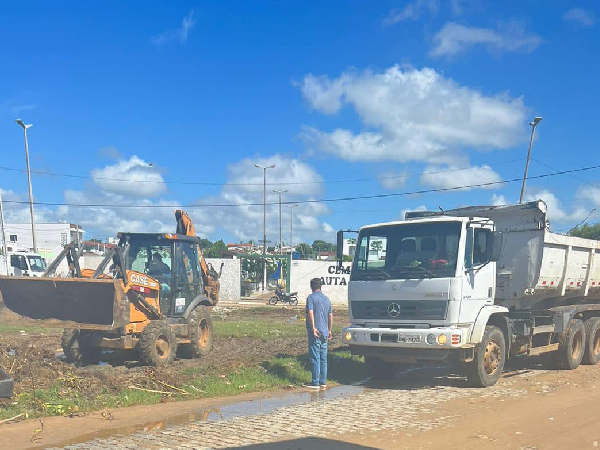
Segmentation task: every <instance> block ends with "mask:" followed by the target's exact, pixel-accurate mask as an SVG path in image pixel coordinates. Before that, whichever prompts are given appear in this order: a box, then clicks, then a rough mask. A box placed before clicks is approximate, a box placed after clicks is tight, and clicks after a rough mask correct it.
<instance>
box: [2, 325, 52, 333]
mask: <svg viewBox="0 0 600 450" xmlns="http://www.w3.org/2000/svg"><path fill="white" fill-rule="evenodd" d="M19 331H25V332H26V333H28V334H42V333H43V334H60V333H62V328H45V327H36V326H31V325H14V324H5V323H0V333H18V332H19Z"/></svg>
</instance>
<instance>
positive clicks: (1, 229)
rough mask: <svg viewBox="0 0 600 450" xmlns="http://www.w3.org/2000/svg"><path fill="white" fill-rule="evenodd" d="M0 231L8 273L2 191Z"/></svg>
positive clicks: (0, 196) (0, 195)
mask: <svg viewBox="0 0 600 450" xmlns="http://www.w3.org/2000/svg"><path fill="white" fill-rule="evenodd" d="M0 233H2V255H3V256H4V268H5V269H6V275H8V251H7V249H6V232H5V231H4V210H3V209H2V191H0Z"/></svg>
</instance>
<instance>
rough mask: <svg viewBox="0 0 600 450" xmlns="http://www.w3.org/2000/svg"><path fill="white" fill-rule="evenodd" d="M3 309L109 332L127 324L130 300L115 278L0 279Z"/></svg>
mask: <svg viewBox="0 0 600 450" xmlns="http://www.w3.org/2000/svg"><path fill="white" fill-rule="evenodd" d="M0 292H1V293H2V299H3V300H4V304H5V305H6V307H7V308H8V309H10V310H12V311H14V312H15V313H17V314H20V315H22V316H26V317H30V318H32V319H41V320H48V319H53V320H54V321H57V322H56V324H55V326H59V327H64V328H77V327H79V328H86V329H97V330H110V329H114V328H119V327H123V326H125V325H127V324H128V323H129V310H130V308H129V300H128V299H127V296H126V294H125V291H124V288H123V283H122V281H121V280H118V279H86V278H46V277H42V278H30V277H0Z"/></svg>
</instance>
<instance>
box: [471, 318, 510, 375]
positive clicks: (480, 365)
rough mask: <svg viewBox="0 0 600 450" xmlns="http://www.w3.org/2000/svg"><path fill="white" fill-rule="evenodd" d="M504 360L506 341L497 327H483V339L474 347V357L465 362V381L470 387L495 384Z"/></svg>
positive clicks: (500, 373)
mask: <svg viewBox="0 0 600 450" xmlns="http://www.w3.org/2000/svg"><path fill="white" fill-rule="evenodd" d="M505 362H506V341H505V339H504V333H502V330H501V329H500V328H498V327H495V326H493V325H488V326H486V327H485V332H484V333H483V339H481V342H480V343H479V344H477V346H476V347H475V358H474V359H473V361H472V362H469V363H466V364H467V366H466V369H467V381H468V383H469V386H472V387H488V386H493V385H494V384H496V382H497V381H498V379H499V378H500V375H502V371H503V370H504V363H505Z"/></svg>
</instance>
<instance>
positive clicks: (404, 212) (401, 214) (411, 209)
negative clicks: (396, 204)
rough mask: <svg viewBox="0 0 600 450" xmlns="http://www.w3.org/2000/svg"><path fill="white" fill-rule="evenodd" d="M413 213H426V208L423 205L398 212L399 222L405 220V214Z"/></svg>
mask: <svg viewBox="0 0 600 450" xmlns="http://www.w3.org/2000/svg"><path fill="white" fill-rule="evenodd" d="M413 211H427V207H426V206H425V205H420V206H417V207H415V208H406V209H403V210H402V211H400V220H404V219H405V217H406V213H407V212H413Z"/></svg>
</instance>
